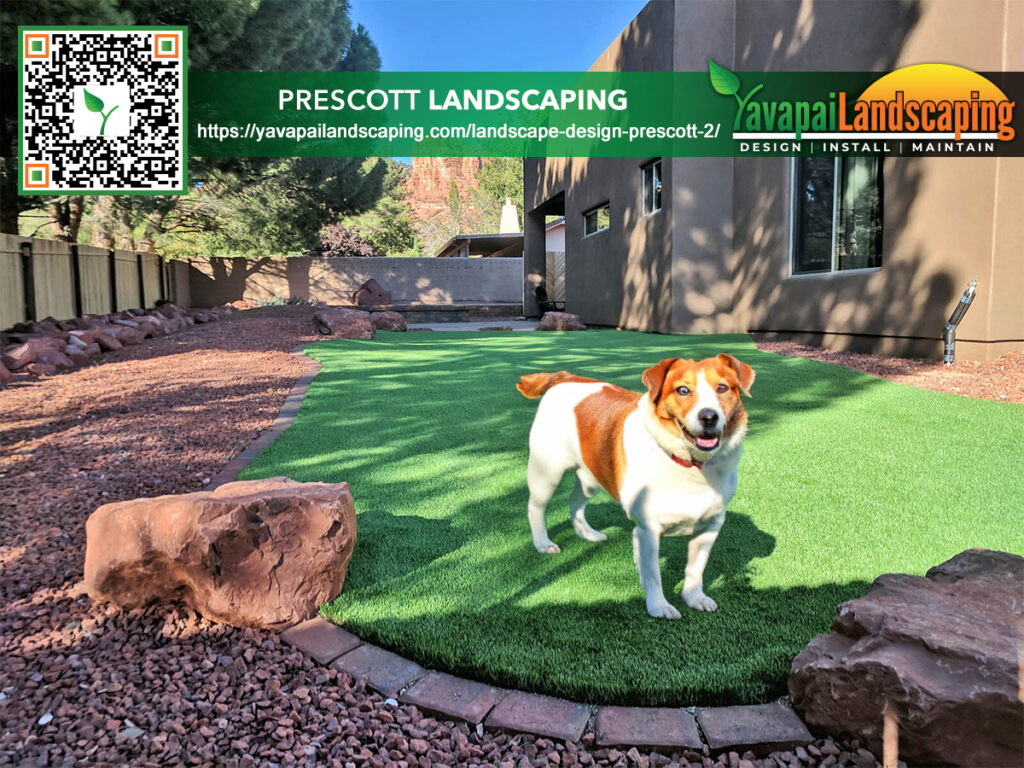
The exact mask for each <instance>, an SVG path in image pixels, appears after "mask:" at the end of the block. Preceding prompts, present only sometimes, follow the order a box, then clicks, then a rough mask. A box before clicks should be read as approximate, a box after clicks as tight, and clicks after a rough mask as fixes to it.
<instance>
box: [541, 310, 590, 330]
mask: <svg viewBox="0 0 1024 768" xmlns="http://www.w3.org/2000/svg"><path fill="white" fill-rule="evenodd" d="M586 329H587V326H585V325H584V324H583V321H582V320H580V316H579V315H574V314H572V312H545V313H544V316H543V317H542V318H541V319H540V325H538V326H537V330H538V331H585V330H586Z"/></svg>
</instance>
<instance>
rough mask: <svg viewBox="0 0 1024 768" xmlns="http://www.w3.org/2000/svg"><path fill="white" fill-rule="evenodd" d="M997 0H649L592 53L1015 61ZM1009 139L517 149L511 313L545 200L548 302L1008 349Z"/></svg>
mask: <svg viewBox="0 0 1024 768" xmlns="http://www.w3.org/2000/svg"><path fill="white" fill-rule="evenodd" d="M1022 39H1024V3H1021V2H1016V1H1015V0H919V1H917V2H913V1H908V0H837V1H836V2H813V1H811V0H774V1H773V2H761V1H760V0H654V2H651V3H649V4H648V5H647V6H646V7H645V8H644V9H643V10H642V11H641V13H640V14H639V15H638V16H637V17H636V18H635V19H634V20H633V21H632V22H631V23H630V24H629V25H628V26H627V27H626V29H625V30H624V31H623V32H622V33H621V34H620V35H619V37H618V38H616V39H615V40H614V41H613V42H612V43H611V45H610V46H609V47H608V49H607V50H606V51H605V52H604V53H603V54H602V55H601V57H600V58H599V59H598V60H597V62H595V64H594V65H593V67H592V69H593V70H595V71H614V70H632V71H660V70H680V71H685V70H694V71H695V70H706V69H707V59H708V57H711V58H713V59H715V61H717V62H718V63H720V64H722V65H723V66H725V67H727V68H728V69H730V70H732V71H735V72H744V71H772V70H797V71H806V70H821V71H844V70H845V71H878V72H880V73H882V72H888V71H891V70H893V69H897V68H899V67H902V66H906V65H909V64H917V63H924V62H947V63H953V64H958V65H960V66H963V67H967V68H969V69H972V70H975V71H978V72H986V71H989V72H995V71H1012V70H1024V47H1022V46H1020V44H1019V41H1020V40H1022ZM1022 200H1024V158H993V157H978V158H964V157H952V158H885V159H882V160H879V159H875V158H866V159H847V160H843V159H839V160H836V159H832V158H823V159H801V160H794V159H790V158H764V157H744V158H685V157H684V158H679V157H662V158H643V159H637V158H612V159H602V158H547V159H544V158H540V159H536V158H533V159H527V160H526V165H525V211H526V216H525V233H524V234H525V238H524V240H525V242H524V272H525V290H524V295H525V297H526V313H527V314H528V315H535V314H536V313H537V305H536V302H535V300H534V298H533V297H534V290H535V287H536V285H537V284H538V283H542V282H543V281H544V280H545V236H546V235H545V232H546V225H547V223H548V222H549V221H550V220H551V217H552V216H564V217H565V300H566V304H567V309H568V310H569V311H571V312H576V313H578V314H580V315H581V316H582V318H583V320H584V321H585V322H587V323H589V324H595V325H606V326H614V327H622V328H629V329H636V330H643V331H652V332H658V333H676V334H680V333H699V332H749V331H758V332H766V333H769V334H774V335H777V336H779V337H785V338H794V339H797V340H800V341H803V342H806V343H815V344H823V345H825V346H829V347H833V348H837V349H856V350H862V351H872V352H880V353H885V354H903V355H906V354H909V355H923V356H929V357H938V356H941V353H942V331H943V326H944V324H945V321H946V318H947V317H948V316H949V314H950V312H951V310H952V309H953V307H954V306H955V304H956V302H957V300H958V299H959V296H960V294H961V292H962V291H963V290H964V289H965V288H966V286H967V284H968V282H969V281H970V280H971V279H973V278H976V279H977V280H978V289H977V300H976V301H975V302H974V305H973V306H972V308H971V309H970V311H969V312H968V313H967V315H966V318H965V319H964V321H963V323H962V325H961V326H960V329H959V331H958V333H957V337H958V344H957V356H958V357H959V358H965V359H994V358H995V357H998V356H999V355H1001V354H1003V353H1005V352H1007V351H1011V350H1018V349H1024V303H1022V297H1024V216H1022V215H1021V214H1022V210H1024V208H1022V202H1021V201H1022Z"/></svg>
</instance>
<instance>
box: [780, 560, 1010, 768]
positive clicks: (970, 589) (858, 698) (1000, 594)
mask: <svg viewBox="0 0 1024 768" xmlns="http://www.w3.org/2000/svg"><path fill="white" fill-rule="evenodd" d="M1021 595H1024V558H1021V557H1018V556H1017V555H1012V554H1008V553H1006V552H994V551H990V550H980V549H973V550H968V551H966V552H962V553H960V554H959V555H957V556H956V557H954V558H953V559H951V560H949V561H947V562H945V563H943V564H942V565H939V566H936V567H935V568H932V569H931V570H930V571H928V574H927V575H926V576H925V577H924V578H921V577H919V576H908V575H906V574H886V575H884V576H880V577H879V578H878V579H876V580H875V583H874V584H872V585H871V587H870V589H869V590H868V593H867V594H866V595H865V596H864V597H862V598H859V599H857V600H851V601H849V602H847V603H843V605H841V606H840V607H839V611H838V614H837V616H836V619H835V621H833V623H832V634H829V635H819V636H818V637H816V638H814V639H813V640H811V642H810V643H809V644H808V645H807V647H806V648H804V650H803V651H801V652H800V655H799V656H797V657H796V660H795V661H794V662H793V667H792V670H791V671H790V675H789V693H790V696H791V697H792V699H793V704H794V706H795V707H797V708H798V709H800V710H802V711H803V712H804V717H805V719H806V721H807V722H808V723H809V724H811V725H817V726H820V727H822V728H825V729H828V730H829V731H830V732H832V733H840V734H850V735H853V736H856V737H857V738H859V739H861V740H862V741H866V742H867V745H868V746H869V747H870V748H871V749H873V750H874V751H875V752H876V753H878V752H880V747H881V742H882V724H883V709H884V707H885V706H886V704H887V703H888V706H889V708H890V710H891V711H892V712H894V713H895V716H896V719H897V723H898V726H899V744H900V757H901V758H904V759H906V760H907V761H908V762H915V763H920V764H924V765H935V764H943V765H950V764H952V765H972V766H973V765H992V766H1002V765H1021V764H1022V762H1024V702H1021V700H1020V698H1019V688H1018V672H1019V670H1018V664H1019V661H1020V660H1019V656H1018V651H1017V648H1016V642H1017V641H1015V638H1017V637H1018V630H1017V629H1016V628H1017V627H1020V626H1021V622H1022V621H1024V601H1022V600H1021Z"/></svg>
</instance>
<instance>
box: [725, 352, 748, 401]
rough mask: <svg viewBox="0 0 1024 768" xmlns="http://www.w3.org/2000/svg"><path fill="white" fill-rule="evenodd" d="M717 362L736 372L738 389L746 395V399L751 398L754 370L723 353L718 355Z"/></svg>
mask: <svg viewBox="0 0 1024 768" xmlns="http://www.w3.org/2000/svg"><path fill="white" fill-rule="evenodd" d="M717 359H718V361H719V362H721V363H723V364H725V365H727V366H729V367H730V368H732V369H733V370H734V371H735V372H736V378H737V380H738V381H739V383H740V389H742V390H743V392H744V393H745V394H746V396H747V397H751V394H750V385H751V384H753V383H754V375H755V374H754V369H753V368H751V367H750V366H749V365H747V364H746V363H741V362H740V361H739V360H737V359H736V358H735V357H733V356H732V355H727V354H725V353H724V352H723V353H722V354H720V355H718V358H717Z"/></svg>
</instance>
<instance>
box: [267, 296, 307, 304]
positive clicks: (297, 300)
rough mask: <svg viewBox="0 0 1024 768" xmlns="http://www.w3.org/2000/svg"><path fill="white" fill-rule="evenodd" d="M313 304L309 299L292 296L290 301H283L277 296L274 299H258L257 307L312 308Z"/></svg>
mask: <svg viewBox="0 0 1024 768" xmlns="http://www.w3.org/2000/svg"><path fill="white" fill-rule="evenodd" d="M312 305H313V302H312V301H310V300H309V299H302V298H299V297H298V296H292V297H290V298H288V299H282V298H281V297H280V296H275V297H274V298H272V299H256V306H258V307H284V306H289V307H295V306H299V307H311V306H312Z"/></svg>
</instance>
